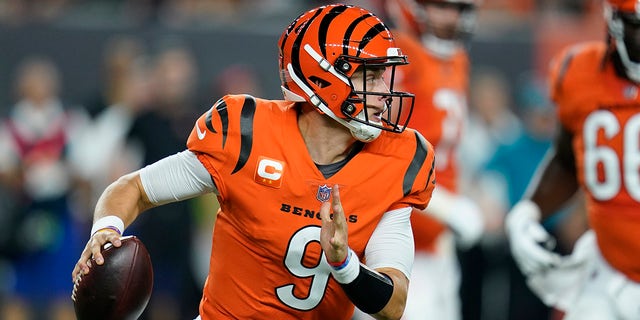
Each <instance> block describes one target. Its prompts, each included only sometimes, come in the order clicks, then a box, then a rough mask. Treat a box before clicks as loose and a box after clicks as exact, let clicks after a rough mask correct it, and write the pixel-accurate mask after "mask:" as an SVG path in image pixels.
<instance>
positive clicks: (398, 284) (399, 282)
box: [372, 268, 409, 320]
mask: <svg viewBox="0 0 640 320" xmlns="http://www.w3.org/2000/svg"><path fill="white" fill-rule="evenodd" d="M376 271H378V272H380V273H384V274H386V275H387V276H389V278H391V280H392V281H393V294H392V295H391V299H389V302H388V303H387V305H386V306H385V307H384V308H383V309H382V310H380V312H378V313H376V314H373V315H372V316H373V317H374V318H376V319H379V320H386V319H400V318H401V317H402V314H403V313H404V308H405V306H406V303H407V292H408V290H409V280H408V279H407V277H406V276H405V275H404V274H403V273H402V272H400V271H398V270H396V269H392V268H380V269H376Z"/></svg>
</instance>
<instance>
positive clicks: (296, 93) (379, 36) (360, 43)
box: [279, 4, 414, 142]
mask: <svg viewBox="0 0 640 320" xmlns="http://www.w3.org/2000/svg"><path fill="white" fill-rule="evenodd" d="M279 49H280V57H279V65H280V80H281V84H282V90H283V93H284V97H285V99H286V100H289V101H300V102H302V101H307V102H309V103H311V104H312V105H314V106H315V107H316V110H318V111H319V112H321V113H324V114H326V115H328V116H329V117H331V118H333V119H334V120H336V121H338V122H339V123H341V124H342V125H344V126H346V127H347V128H349V129H350V130H351V132H352V134H353V135H354V137H356V138H357V139H359V140H361V141H365V142H368V141H371V140H373V139H375V138H377V136H378V135H379V134H380V130H386V131H392V132H402V131H403V130H404V129H405V127H406V122H408V118H407V116H406V114H410V113H411V112H410V111H411V109H412V108H413V98H414V97H413V95H412V94H410V93H406V92H395V91H393V80H394V79H393V78H394V77H393V75H394V74H395V72H394V71H395V66H397V65H403V64H407V63H408V62H407V57H406V56H404V55H402V53H401V52H400V50H399V49H398V48H396V47H395V43H394V39H393V36H392V34H391V32H390V30H389V28H388V27H387V26H386V25H385V24H384V23H383V22H382V21H381V20H380V19H379V18H378V17H376V16H375V15H374V14H372V13H371V12H369V11H367V10H365V9H362V8H359V7H356V6H352V5H343V4H334V5H327V6H322V7H319V8H316V9H313V10H310V11H308V12H306V13H303V14H302V15H300V16H299V17H298V18H296V19H295V20H294V21H293V22H292V23H291V24H290V25H289V26H288V27H287V28H286V29H285V30H284V32H283V34H282V36H281V37H280V41H279ZM358 67H361V68H365V70H366V68H367V67H391V72H390V74H391V77H390V79H389V80H390V83H389V88H388V89H389V91H388V92H371V91H366V86H363V88H365V89H364V90H363V91H354V86H353V83H352V82H351V79H350V78H351V76H352V75H353V73H354V72H355V71H356V70H357V69H358ZM363 71H364V70H363ZM367 95H377V96H381V95H382V96H385V97H386V98H387V99H388V100H387V105H388V108H387V112H386V113H385V116H384V117H383V118H384V123H374V122H369V121H368V119H367V117H368V116H367V115H366V114H367V113H366V105H365V103H364V101H365V100H366V96H367ZM391 101H393V103H392V102H391ZM407 104H409V105H410V106H409V108H411V109H409V112H406V110H405V112H400V110H395V112H392V111H391V109H392V107H394V108H398V109H401V108H403V105H405V107H406V105H407ZM403 115H404V116H403Z"/></svg>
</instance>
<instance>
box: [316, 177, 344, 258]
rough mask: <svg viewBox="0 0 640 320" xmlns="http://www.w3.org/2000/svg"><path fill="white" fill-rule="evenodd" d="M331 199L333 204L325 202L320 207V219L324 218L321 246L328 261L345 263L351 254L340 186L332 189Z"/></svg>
mask: <svg viewBox="0 0 640 320" xmlns="http://www.w3.org/2000/svg"><path fill="white" fill-rule="evenodd" d="M331 198H332V199H331V202H329V201H326V202H323V203H322V206H321V207H320V217H321V218H322V229H321V230H320V245H321V246H322V251H324V254H325V256H326V257H327V261H329V262H330V263H339V262H341V261H344V260H345V258H346V257H347V254H348V253H349V242H348V233H347V231H348V230H347V219H346V218H345V215H344V211H343V210H342V203H341V202H340V190H339V188H338V185H334V186H333V188H331ZM332 211H333V218H332Z"/></svg>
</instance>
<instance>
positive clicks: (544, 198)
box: [531, 157, 578, 220]
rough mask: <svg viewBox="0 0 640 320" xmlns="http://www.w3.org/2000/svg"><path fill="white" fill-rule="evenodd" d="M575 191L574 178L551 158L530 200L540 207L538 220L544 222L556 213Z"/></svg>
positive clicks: (576, 187)
mask: <svg viewBox="0 0 640 320" xmlns="http://www.w3.org/2000/svg"><path fill="white" fill-rule="evenodd" d="M577 191H578V182H577V180H576V176H575V175H574V174H573V173H572V172H570V171H567V170H566V168H564V167H563V166H562V165H561V164H560V162H559V161H558V158H557V157H553V159H551V161H550V162H549V163H548V164H547V166H546V167H545V169H544V171H543V172H542V175H541V176H540V179H539V183H538V184H537V186H536V188H535V190H534V191H533V193H532V195H531V200H532V201H533V202H535V203H536V204H537V205H538V207H540V213H541V216H540V218H541V220H545V219H546V218H548V217H550V216H551V215H553V214H555V213H556V212H558V210H560V209H561V208H562V207H563V206H564V205H565V204H566V203H567V201H569V199H571V198H572V197H573V196H574V195H575V194H576V192H577Z"/></svg>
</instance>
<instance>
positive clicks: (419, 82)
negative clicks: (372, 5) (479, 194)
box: [358, 0, 484, 320]
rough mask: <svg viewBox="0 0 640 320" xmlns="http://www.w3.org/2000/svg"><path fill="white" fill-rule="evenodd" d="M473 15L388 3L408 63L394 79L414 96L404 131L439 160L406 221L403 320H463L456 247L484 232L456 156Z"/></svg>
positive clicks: (465, 8) (469, 2)
mask: <svg viewBox="0 0 640 320" xmlns="http://www.w3.org/2000/svg"><path fill="white" fill-rule="evenodd" d="M475 9H476V8H475V3H474V1H473V0H390V1H387V10H388V14H389V16H390V17H391V18H392V21H393V22H394V24H395V30H394V35H395V36H396V44H397V46H398V47H399V48H400V49H401V50H402V52H403V53H404V54H406V55H407V56H408V57H409V59H410V62H411V63H410V64H409V65H406V66H402V67H399V68H398V71H397V78H398V79H397V81H396V82H397V85H398V88H402V90H403V91H409V92H412V93H414V94H415V96H416V103H415V108H414V110H413V115H412V116H411V119H410V122H409V126H410V127H411V128H414V129H416V130H417V131H419V132H420V133H422V134H423V135H424V136H425V137H426V138H427V140H428V141H430V142H432V143H433V144H434V147H435V149H436V155H437V157H436V176H437V177H438V184H437V186H436V188H435V191H434V193H433V197H432V199H431V202H430V204H429V207H428V208H427V209H426V211H425V212H424V213H426V214H423V212H419V211H420V210H419V209H415V210H414V211H415V212H414V214H412V216H411V225H412V228H413V233H414V238H415V245H416V255H415V260H414V265H413V270H412V272H411V282H410V283H411V285H410V286H409V296H408V298H407V308H406V311H405V317H404V318H405V319H410V320H413V319H443V320H452V319H460V318H461V306H460V298H459V287H460V268H459V265H458V259H457V255H456V245H457V246H459V247H461V248H469V247H471V246H472V245H474V244H475V243H476V242H477V241H478V240H479V239H480V237H481V235H482V231H483V229H484V225H483V222H482V214H481V212H480V210H479V208H478V206H477V205H475V203H473V202H472V201H471V200H470V199H469V198H467V197H465V196H463V195H461V194H460V192H459V189H458V179H459V177H458V163H457V162H458V161H457V152H456V150H457V147H458V143H459V141H460V138H461V132H462V130H463V126H464V123H465V117H466V114H467V94H468V82H469V59H468V56H467V51H466V47H465V45H466V43H465V41H466V40H467V39H468V38H469V36H470V35H471V32H472V31H473V27H474V24H475V22H474V20H475V19H474V14H475ZM456 243H457V244H456ZM358 316H359V317H360V315H358ZM362 318H366V317H362Z"/></svg>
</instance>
